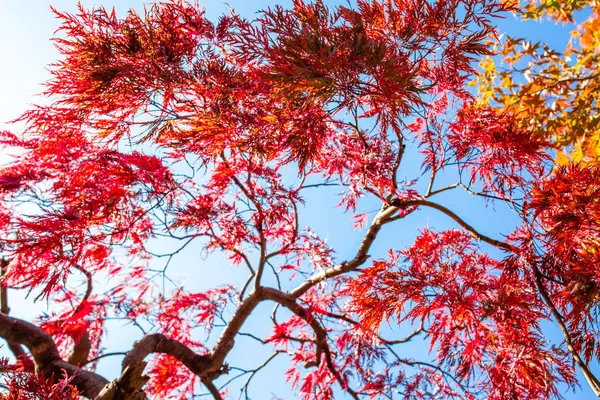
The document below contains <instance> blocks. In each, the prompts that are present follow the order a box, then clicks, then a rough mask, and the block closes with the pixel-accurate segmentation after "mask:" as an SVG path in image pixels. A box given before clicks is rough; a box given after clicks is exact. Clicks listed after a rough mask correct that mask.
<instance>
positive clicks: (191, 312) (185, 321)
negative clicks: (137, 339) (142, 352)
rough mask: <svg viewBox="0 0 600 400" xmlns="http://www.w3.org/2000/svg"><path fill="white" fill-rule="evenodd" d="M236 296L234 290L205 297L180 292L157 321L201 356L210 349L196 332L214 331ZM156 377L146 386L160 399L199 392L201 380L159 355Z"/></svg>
mask: <svg viewBox="0 0 600 400" xmlns="http://www.w3.org/2000/svg"><path fill="white" fill-rule="evenodd" d="M234 295H235V291H234V288H233V287H231V286H227V287H223V288H217V289H212V290H208V291H206V292H202V293H187V292H185V291H184V290H183V289H179V290H177V291H176V292H175V293H173V294H172V295H171V296H169V298H167V299H164V301H163V302H162V303H161V304H160V305H159V306H158V315H157V316H156V321H157V323H158V329H159V332H160V333H163V334H165V335H167V336H168V337H169V338H172V339H175V340H177V341H179V342H180V343H182V344H184V345H186V346H188V347H189V348H191V349H194V350H195V351H197V352H199V353H205V352H206V349H205V347H204V345H203V344H202V342H201V341H199V340H198V339H197V338H196V339H194V337H197V336H198V334H197V332H194V331H193V330H194V329H195V328H197V327H200V326H204V328H205V329H206V331H207V332H210V331H211V330H212V327H213V324H214V319H215V317H216V316H217V315H218V314H219V313H220V312H221V311H222V310H223V309H224V308H225V306H226V305H227V304H228V303H229V302H230V301H231V300H232V297H233V296H234ZM149 374H150V376H151V377H152V379H151V380H150V382H148V384H147V386H146V390H147V392H148V393H149V394H151V395H153V396H156V398H174V397H178V398H180V399H181V400H184V399H187V398H189V395H190V393H191V394H193V393H194V392H195V386H196V385H197V383H198V377H197V376H196V375H195V374H194V373H192V372H190V371H189V370H188V369H187V368H186V367H184V366H183V365H182V363H181V362H180V361H178V360H177V359H176V358H174V357H172V356H169V355H165V354H159V355H157V356H156V357H155V358H154V359H153V360H152V364H151V365H150V368H149Z"/></svg>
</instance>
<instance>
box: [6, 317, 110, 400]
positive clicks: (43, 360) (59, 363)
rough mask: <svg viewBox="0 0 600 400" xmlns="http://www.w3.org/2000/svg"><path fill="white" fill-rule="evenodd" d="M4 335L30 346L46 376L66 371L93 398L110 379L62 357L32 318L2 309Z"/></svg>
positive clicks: (83, 392)
mask: <svg viewBox="0 0 600 400" xmlns="http://www.w3.org/2000/svg"><path fill="white" fill-rule="evenodd" d="M0 337H2V338H4V339H5V340H7V341H12V342H15V343H19V344H22V345H24V346H25V347H27V348H28V349H29V352H30V353H31V355H32V356H33V359H34V361H35V366H36V372H37V373H42V374H43V375H44V376H46V377H61V376H63V375H64V373H66V375H67V376H68V377H70V378H72V380H71V383H72V384H73V385H74V386H75V387H76V388H77V390H79V391H80V392H81V394H82V395H83V396H85V397H87V398H89V399H93V398H94V397H96V395H98V393H100V391H101V390H102V388H103V387H104V386H105V385H106V384H108V383H109V382H108V380H106V379H105V378H104V377H102V376H100V375H98V374H95V373H93V372H90V371H85V370H82V369H80V368H77V367H75V366H74V365H71V364H69V363H67V362H66V361H64V360H62V359H61V358H60V356H59V354H58V349H57V348H56V344H55V343H54V340H53V339H52V337H51V336H50V335H48V334H47V333H46V332H44V331H43V330H42V329H41V328H39V327H37V326H35V325H33V324H32V323H30V322H27V321H23V320H21V319H18V318H13V317H9V316H8V315H6V314H4V313H0Z"/></svg>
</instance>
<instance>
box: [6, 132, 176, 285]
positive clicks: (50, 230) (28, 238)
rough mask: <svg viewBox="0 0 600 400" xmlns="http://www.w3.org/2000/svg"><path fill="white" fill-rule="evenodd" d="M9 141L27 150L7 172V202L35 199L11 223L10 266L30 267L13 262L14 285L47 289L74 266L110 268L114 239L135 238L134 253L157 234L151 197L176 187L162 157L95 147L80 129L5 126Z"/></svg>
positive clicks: (8, 239)
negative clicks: (17, 130) (24, 130)
mask: <svg viewBox="0 0 600 400" xmlns="http://www.w3.org/2000/svg"><path fill="white" fill-rule="evenodd" d="M67 133H70V136H69V138H68V142H66V141H65V140H66V138H65V137H64V136H63V135H64V134H67ZM2 139H3V144H5V145H13V146H15V145H21V146H23V147H25V149H26V150H27V152H25V153H22V154H20V155H17V156H16V157H15V160H14V162H13V163H12V164H11V165H9V166H7V167H4V168H2V170H1V171H0V183H1V186H0V193H2V194H3V196H4V201H14V202H19V201H22V199H24V198H28V199H29V200H30V201H29V202H28V207H29V209H27V210H25V212H24V213H21V215H20V216H19V214H16V213H15V216H14V217H13V218H12V219H11V221H9V223H8V225H7V226H5V227H4V229H5V230H6V231H8V232H10V234H9V235H7V237H6V240H5V241H4V242H3V246H4V248H5V249H6V250H7V251H9V252H11V253H12V254H14V256H13V257H12V263H11V265H13V266H14V265H27V268H10V270H9V273H8V275H7V277H6V279H7V281H8V282H9V284H11V285H13V286H27V287H30V288H36V287H40V286H43V293H44V295H48V294H49V293H51V292H52V291H53V290H54V288H55V286H56V285H58V284H64V279H65V278H66V276H67V275H68V272H69V270H70V269H71V268H74V267H76V266H78V267H79V268H84V269H86V270H88V271H90V272H94V271H99V270H102V269H110V268H111V267H112V266H113V264H112V262H110V260H109V255H110V253H111V250H110V248H109V245H111V244H119V243H121V242H123V241H130V242H131V243H132V247H131V250H130V251H135V250H136V249H138V250H139V249H143V245H142V243H143V241H145V240H146V239H147V238H148V236H149V235H150V234H151V225H148V220H147V217H146V213H147V211H148V202H150V201H161V200H160V199H161V198H162V197H164V196H166V195H167V194H168V193H169V191H172V190H173V187H174V186H173V183H172V180H171V173H170V172H169V171H168V170H167V169H166V167H165V166H163V165H162V163H161V162H160V160H159V159H158V158H156V157H153V156H147V155H143V154H141V153H137V152H134V153H132V154H124V153H120V152H118V151H116V150H111V149H108V148H105V147H103V146H99V145H94V144H92V143H91V142H89V141H88V140H87V139H86V138H85V137H84V136H83V134H82V133H81V132H77V131H72V132H61V133H60V134H57V135H56V136H54V135H52V132H47V131H46V132H45V134H44V135H43V136H40V137H38V138H36V139H31V140H28V141H24V140H20V139H18V138H16V137H15V136H14V135H11V134H9V133H8V132H3V133H2Z"/></svg>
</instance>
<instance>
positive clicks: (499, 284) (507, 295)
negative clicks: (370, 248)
mask: <svg viewBox="0 0 600 400" xmlns="http://www.w3.org/2000/svg"><path fill="white" fill-rule="evenodd" d="M399 257H403V258H404V259H405V261H404V262H402V263H401V264H403V265H404V266H401V267H400V268H398V267H397V265H398V263H399ZM502 270H503V268H502V265H501V264H500V263H499V262H497V261H494V260H492V259H491V258H489V257H488V256H487V255H486V254H484V253H481V252H480V251H479V250H478V248H477V246H476V244H475V242H474V240H473V239H472V238H471V237H470V236H469V235H468V234H467V233H465V232H462V231H455V230H450V231H444V232H441V233H435V232H432V231H429V230H425V231H424V232H422V234H421V235H420V236H419V237H418V238H417V239H416V241H415V243H414V244H413V246H412V247H411V248H409V249H407V250H404V251H402V252H400V253H399V254H395V253H391V254H390V259H389V260H387V261H385V260H381V261H377V262H375V263H374V264H373V266H371V267H369V268H367V269H365V270H363V271H362V272H361V274H360V275H359V276H358V277H357V279H356V280H354V281H352V282H350V283H349V286H348V295H350V296H351V297H352V301H351V310H352V311H353V312H355V313H357V314H358V316H359V321H360V324H361V326H362V327H363V328H364V329H366V330H374V331H377V330H378V328H379V326H380V325H381V323H382V322H385V321H388V320H389V319H398V322H405V321H408V322H411V323H413V324H424V326H425V328H426V331H427V333H428V336H429V338H430V340H431V349H432V350H433V349H435V351H436V354H437V356H436V361H437V362H439V364H440V366H444V367H446V368H448V369H450V370H453V371H454V374H455V376H456V377H457V379H459V380H460V381H462V382H468V383H469V384H470V386H472V387H476V388H478V389H479V390H482V391H484V392H485V393H486V396H487V397H488V398H491V399H506V398H528V399H534V398H540V397H541V398H546V397H548V396H551V395H558V393H559V392H558V387H557V385H558V383H559V382H560V381H561V380H563V381H565V382H567V383H573V381H574V376H573V370H572V368H571V367H570V366H569V364H568V362H567V361H566V360H565V359H564V358H563V357H560V356H558V355H557V354H555V353H554V352H553V351H552V350H550V349H548V348H547V343H546V342H545V341H544V340H543V335H542V334H541V331H540V327H539V323H540V322H541V321H543V320H545V319H546V316H545V314H544V312H543V311H542V306H541V303H540V301H539V300H538V298H537V295H536V293H535V292H534V291H533V290H532V289H531V288H530V287H529V286H528V284H527V283H526V281H524V280H522V279H519V278H517V277H515V276H514V275H513V274H505V273H503V272H502Z"/></svg>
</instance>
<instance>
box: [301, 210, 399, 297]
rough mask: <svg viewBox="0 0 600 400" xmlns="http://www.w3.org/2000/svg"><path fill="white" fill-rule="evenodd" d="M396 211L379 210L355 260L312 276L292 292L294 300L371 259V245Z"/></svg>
mask: <svg viewBox="0 0 600 400" xmlns="http://www.w3.org/2000/svg"><path fill="white" fill-rule="evenodd" d="M396 211H398V207H395V206H393V205H392V206H388V205H385V204H384V205H383V206H382V207H381V210H379V212H378V213H377V215H376V216H375V218H374V219H373V222H372V223H371V226H370V227H369V229H368V230H367V233H366V234H365V236H364V238H363V241H362V242H361V244H360V246H359V248H358V251H357V252H356V255H355V256H354V258H353V259H352V260H350V261H345V262H343V263H341V264H339V265H336V266H334V267H331V268H328V269H326V270H324V271H321V272H319V273H316V274H314V275H312V276H310V277H309V278H308V279H307V280H306V281H304V282H303V283H301V284H300V285H299V286H298V287H296V288H295V289H294V290H292V291H291V292H290V295H291V296H292V297H293V298H294V299H298V298H299V297H300V296H302V295H303V294H304V293H306V292H307V291H308V290H309V289H310V288H312V287H313V286H315V285H317V284H318V283H320V282H322V281H324V280H326V279H329V278H332V277H334V276H338V275H342V274H345V273H347V272H350V271H354V270H355V269H357V268H358V267H360V266H361V265H362V264H363V263H364V262H365V261H366V260H367V259H368V258H369V255H368V254H367V253H368V251H369V249H370V248H371V245H372V244H373V242H374V241H375V238H376V237H377V234H378V233H379V231H380V230H381V227H382V226H383V225H384V224H385V223H386V222H387V220H388V219H389V218H390V217H391V216H392V215H393V214H394V213H395V212H396Z"/></svg>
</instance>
